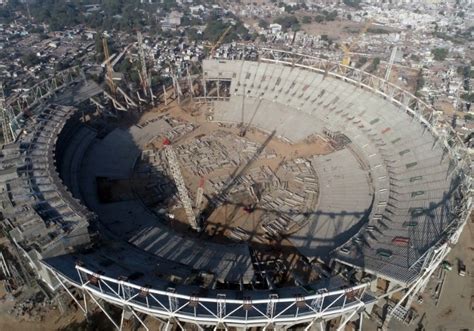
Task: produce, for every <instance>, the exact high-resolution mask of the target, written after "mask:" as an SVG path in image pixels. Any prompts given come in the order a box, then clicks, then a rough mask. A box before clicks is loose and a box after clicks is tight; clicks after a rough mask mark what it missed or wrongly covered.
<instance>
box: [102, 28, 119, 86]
mask: <svg viewBox="0 0 474 331" xmlns="http://www.w3.org/2000/svg"><path fill="white" fill-rule="evenodd" d="M102 46H103V47H104V57H105V67H106V69H107V75H106V81H107V85H108V86H109V88H110V91H111V92H112V94H113V95H115V93H116V92H117V87H116V86H115V83H114V80H113V69H112V64H111V63H110V54H109V46H108V44H107V39H106V38H105V37H104V38H102Z"/></svg>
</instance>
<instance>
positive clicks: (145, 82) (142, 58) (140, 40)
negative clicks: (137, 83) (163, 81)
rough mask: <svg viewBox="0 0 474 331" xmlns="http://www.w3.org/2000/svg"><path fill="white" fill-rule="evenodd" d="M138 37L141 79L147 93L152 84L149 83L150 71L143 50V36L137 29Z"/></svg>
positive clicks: (144, 91)
mask: <svg viewBox="0 0 474 331" xmlns="http://www.w3.org/2000/svg"><path fill="white" fill-rule="evenodd" d="M137 39H138V56H139V58H140V65H141V73H140V79H141V83H142V88H143V93H145V95H147V94H148V87H149V85H150V84H149V79H148V71H147V69H146V60H145V52H144V50H143V37H142V33H141V32H140V31H137Z"/></svg>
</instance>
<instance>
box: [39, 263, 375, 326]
mask: <svg viewBox="0 0 474 331" xmlns="http://www.w3.org/2000/svg"><path fill="white" fill-rule="evenodd" d="M48 268H49V269H50V270H51V272H52V273H53V274H54V275H55V276H56V277H57V279H58V280H59V281H60V283H61V284H62V286H63V287H64V288H65V289H67V285H73V286H75V287H77V288H79V289H81V290H82V291H85V292H86V294H90V295H92V296H93V297H95V298H101V299H104V300H106V301H108V302H111V303H114V304H116V305H118V306H120V307H122V308H124V309H125V307H126V309H127V310H130V309H133V310H134V311H136V312H141V313H145V314H147V315H152V316H156V317H160V318H164V319H166V320H169V319H177V320H179V321H181V322H190V323H198V324H201V325H216V326H217V325H221V326H239V327H252V326H274V325H286V326H288V325H294V324H297V323H311V322H312V321H316V320H321V319H323V320H329V319H332V318H335V317H339V316H350V315H352V316H353V315H354V314H355V313H360V311H361V309H363V307H364V306H365V305H366V304H369V303H371V302H374V297H373V296H370V295H366V294H365V292H366V289H367V288H368V286H369V284H368V283H364V284H360V285H357V286H354V287H351V288H347V289H342V290H337V291H333V292H327V291H320V293H317V294H314V295H309V296H304V295H301V296H296V297H291V298H279V297H278V295H276V294H270V295H269V297H268V298H266V299H257V300H255V299H252V298H250V297H248V298H245V297H244V298H243V299H240V300H238V299H233V298H227V297H226V295H225V294H219V295H217V297H215V298H211V297H199V296H188V295H183V294H179V293H175V292H174V291H159V290H155V289H152V288H147V287H141V286H138V285H136V284H133V283H129V282H127V281H123V280H117V279H114V278H109V277H107V276H105V275H100V274H97V273H95V272H92V271H91V270H88V269H86V268H84V267H82V266H79V265H78V266H76V270H77V272H78V276H79V279H80V281H79V282H75V281H72V280H71V279H69V278H67V277H65V276H64V275H62V274H60V273H58V272H57V271H56V270H54V269H52V268H51V267H48ZM77 303H78V304H79V302H77ZM81 308H82V305H81Z"/></svg>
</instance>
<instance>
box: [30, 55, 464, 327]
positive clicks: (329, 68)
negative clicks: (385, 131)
mask: <svg viewBox="0 0 474 331" xmlns="http://www.w3.org/2000/svg"><path fill="white" fill-rule="evenodd" d="M260 61H263V62H270V63H280V64H282V65H289V66H297V67H301V68H304V69H307V70H313V71H317V72H320V73H322V74H324V75H328V76H331V77H334V78H336V79H340V80H343V81H345V82H348V83H351V84H354V85H356V86H360V87H361V88H364V89H368V90H370V91H372V92H373V93H376V94H378V95H380V96H381V97H383V98H385V99H386V100H388V101H390V102H392V103H394V104H396V105H397V107H398V109H399V110H400V111H405V112H407V113H408V114H409V115H410V116H411V117H412V118H413V119H414V120H418V121H419V122H420V123H422V125H423V126H425V127H426V128H427V129H428V130H430V132H431V133H432V134H433V136H434V137H436V138H437V143H438V144H441V146H443V148H444V149H445V151H446V152H447V153H448V154H449V155H450V157H451V158H452V159H453V161H454V162H455V163H456V167H455V169H454V170H453V171H459V173H460V176H462V191H463V192H464V197H463V201H461V202H460V207H459V218H458V220H457V221H456V222H453V224H452V226H451V227H450V228H449V229H448V230H447V233H446V236H444V238H447V239H444V240H442V241H440V242H439V243H438V244H437V245H435V246H434V247H432V248H431V249H430V250H428V251H427V252H426V253H425V254H424V255H423V256H422V257H421V258H420V259H419V261H418V262H417V263H415V264H414V266H413V267H416V268H417V269H418V268H419V269H420V273H419V275H418V276H417V277H416V278H415V279H413V280H412V281H411V283H410V284H409V286H408V287H407V288H406V290H407V291H406V292H405V295H404V297H403V298H402V300H400V302H399V304H398V305H397V306H396V307H395V308H394V309H393V310H392V312H394V311H397V309H398V307H400V306H401V305H403V304H406V302H407V300H408V301H410V298H412V297H413V296H414V295H416V294H417V293H418V292H419V291H420V290H422V289H423V288H424V286H426V283H427V282H428V280H429V278H430V276H431V275H432V273H433V272H434V270H435V269H436V268H437V267H438V265H439V264H440V263H441V261H442V260H443V259H444V258H445V256H446V255H447V254H448V252H449V251H450V249H451V247H452V246H453V245H454V244H456V243H457V240H458V238H459V235H460V233H461V231H462V229H463V227H464V225H465V224H466V220H467V219H468V218H469V215H470V210H471V205H472V198H471V193H470V192H471V177H470V172H469V170H468V169H469V163H468V158H467V157H466V155H467V152H466V149H465V147H464V145H463V143H462V141H461V140H460V139H459V138H458V137H457V135H456V134H455V133H454V131H453V130H452V128H451V127H450V126H449V125H445V126H442V125H441V123H439V122H438V117H437V113H436V112H435V111H434V110H433V109H432V108H431V107H430V106H429V105H427V104H426V103H425V102H423V101H422V100H420V99H418V98H416V97H415V96H414V95H413V94H411V93H409V92H406V91H404V90H402V89H400V88H399V87H397V86H396V85H393V84H391V83H389V82H387V81H385V80H383V79H381V78H378V77H376V76H374V75H371V74H368V73H365V72H363V71H361V70H358V69H355V68H351V67H347V66H343V65H341V64H338V63H332V62H329V61H326V60H322V59H319V58H315V57H312V56H308V55H303V54H297V53H291V52H287V51H278V50H272V49H261V50H260ZM32 93H33V92H32ZM38 93H40V92H39V90H38ZM30 95H32V96H34V95H36V97H34V98H33V99H31V100H30V103H29V105H30V107H31V105H34V104H35V103H37V102H38V101H37V100H39V99H41V96H42V94H41V93H40V94H39V96H38V94H35V93H33V94H30ZM205 97H207V96H205ZM209 99H212V97H209ZM23 109H24V108H23ZM45 265H46V264H45ZM46 267H47V268H48V269H49V270H50V271H51V272H52V274H53V275H54V276H55V277H56V278H57V279H58V281H59V282H60V284H61V285H62V286H63V288H64V289H65V290H66V291H67V292H68V293H69V294H70V295H71V297H72V298H73V300H75V301H76V302H77V303H78V305H79V306H80V307H81V309H82V310H83V311H84V312H85V313H87V305H86V301H84V305H82V304H81V303H79V301H78V300H77V299H76V298H75V296H74V295H73V294H72V293H71V292H70V290H69V287H70V286H73V287H75V288H77V289H79V290H80V291H81V292H82V293H83V297H84V298H86V297H90V299H91V300H92V301H94V302H95V303H96V304H97V305H98V306H99V307H101V309H102V306H101V305H100V303H99V301H98V299H103V300H105V301H108V302H110V303H113V304H115V305H117V306H119V307H121V308H122V309H123V311H128V312H132V314H133V315H134V316H135V317H136V318H137V319H138V320H139V321H140V322H141V323H142V325H144V324H143V321H142V320H141V319H140V318H139V313H144V314H146V315H150V316H153V317H156V318H162V319H165V321H168V324H169V323H170V322H173V323H174V322H176V323H177V324H178V325H180V322H190V323H194V324H198V325H214V326H216V328H217V327H221V326H222V327H224V328H226V327H228V326H237V327H243V328H247V327H252V326H262V327H273V326H291V325H295V324H298V323H309V326H311V325H314V324H315V323H316V324H317V323H319V322H321V321H324V320H330V319H333V318H336V317H341V322H340V327H339V329H342V328H343V327H344V326H345V324H346V323H347V322H348V321H349V320H350V319H351V318H352V317H354V315H355V314H360V313H361V312H362V311H363V310H364V308H365V307H366V306H367V305H370V304H372V303H374V302H375V301H376V300H377V298H375V297H374V296H372V295H370V294H369V293H368V292H367V289H368V287H369V284H368V283H364V284H359V285H357V286H354V287H352V288H348V289H340V290H335V291H331V292H320V293H317V294H313V295H303V294H302V295H301V296H296V297H295V296H288V297H278V296H276V295H275V294H271V293H270V292H263V293H264V294H262V293H260V294H255V296H258V298H257V297H254V298H251V297H243V298H240V299H235V297H236V296H237V293H236V295H235V296H234V297H232V298H229V297H228V296H226V295H225V294H217V295H214V296H213V297H211V296H204V297H203V296H198V295H195V296H193V295H191V296H190V295H185V294H180V293H177V292H176V291H160V290H157V289H153V288H146V287H142V286H139V285H136V284H133V283H130V282H128V281H126V280H123V279H122V280H121V279H115V278H111V277H108V276H107V275H102V274H97V273H95V272H94V271H92V270H89V269H87V268H86V267H84V266H76V270H77V276H76V277H70V276H65V275H63V274H62V273H60V272H59V271H57V270H56V269H54V268H52V267H51V266H48V265H46ZM400 290H401V288H400ZM256 293H258V292H256ZM104 313H105V314H106V315H107V317H109V318H110V316H109V315H108V314H107V312H106V311H105V310H104ZM122 322H123V316H122V320H121V321H120V323H116V322H114V321H113V320H112V323H114V325H115V326H116V327H117V329H121V328H122ZM309 326H308V327H309ZM144 327H145V329H146V326H145V325H144ZM181 328H182V329H184V328H183V327H182V326H181Z"/></svg>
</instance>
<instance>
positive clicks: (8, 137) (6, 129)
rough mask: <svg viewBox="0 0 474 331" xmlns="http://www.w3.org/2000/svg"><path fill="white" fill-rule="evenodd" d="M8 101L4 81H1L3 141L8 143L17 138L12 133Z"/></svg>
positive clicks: (0, 106)
mask: <svg viewBox="0 0 474 331" xmlns="http://www.w3.org/2000/svg"><path fill="white" fill-rule="evenodd" d="M7 111H8V110H7V103H6V100H5V94H4V91H3V83H2V82H0V121H1V122H2V123H1V125H2V132H3V143H4V144H8V143H11V142H13V141H14V140H15V137H14V136H13V134H12V131H11V129H10V123H9V120H8V114H7Z"/></svg>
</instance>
